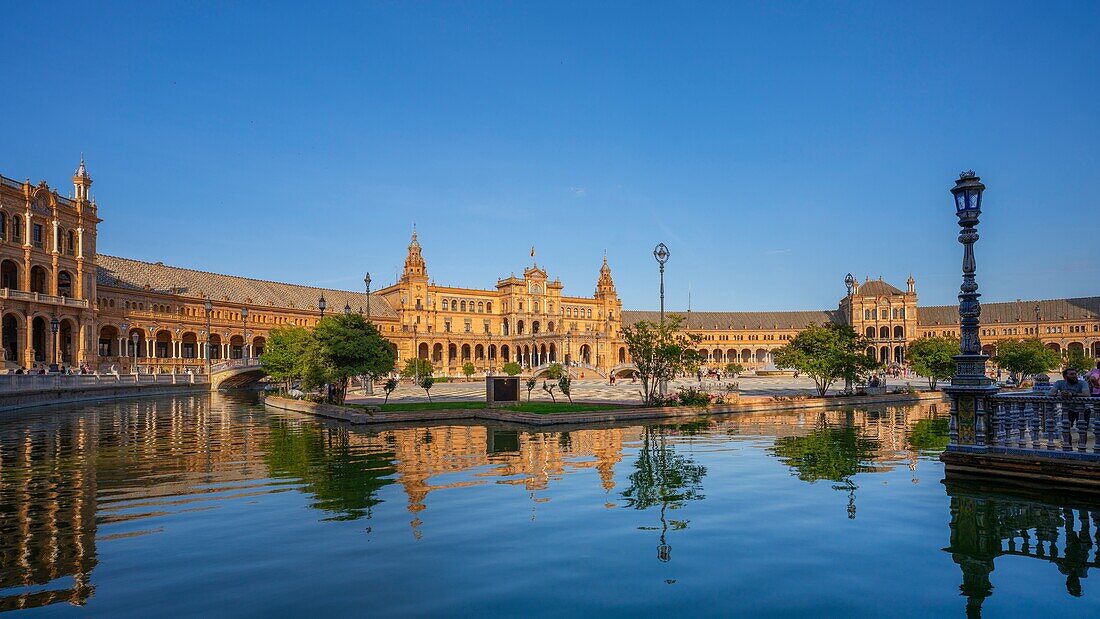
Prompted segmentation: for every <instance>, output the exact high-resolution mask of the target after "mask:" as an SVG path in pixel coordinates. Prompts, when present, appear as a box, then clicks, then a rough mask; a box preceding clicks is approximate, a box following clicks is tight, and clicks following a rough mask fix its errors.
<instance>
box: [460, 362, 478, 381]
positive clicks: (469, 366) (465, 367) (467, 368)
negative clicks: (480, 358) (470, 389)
mask: <svg viewBox="0 0 1100 619" xmlns="http://www.w3.org/2000/svg"><path fill="white" fill-rule="evenodd" d="M475 369H476V368H474V364H473V363H470V362H469V361H467V362H466V363H463V364H462V373H463V374H465V375H466V380H470V377H471V376H473V375H474V370H475Z"/></svg>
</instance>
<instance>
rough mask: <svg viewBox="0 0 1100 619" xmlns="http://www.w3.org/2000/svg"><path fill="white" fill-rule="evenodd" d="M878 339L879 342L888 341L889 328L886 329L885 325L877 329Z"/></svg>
mask: <svg viewBox="0 0 1100 619" xmlns="http://www.w3.org/2000/svg"><path fill="white" fill-rule="evenodd" d="M878 337H879V339H881V340H888V339H890V327H887V326H885V325H883V326H881V327H879V329H878Z"/></svg>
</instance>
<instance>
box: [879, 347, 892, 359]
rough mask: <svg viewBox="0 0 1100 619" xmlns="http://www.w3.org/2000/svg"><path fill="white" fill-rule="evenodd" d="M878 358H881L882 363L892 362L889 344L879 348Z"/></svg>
mask: <svg viewBox="0 0 1100 619" xmlns="http://www.w3.org/2000/svg"><path fill="white" fill-rule="evenodd" d="M878 360H879V362H880V363H889V362H890V347H889V346H883V347H881V348H879V349H878Z"/></svg>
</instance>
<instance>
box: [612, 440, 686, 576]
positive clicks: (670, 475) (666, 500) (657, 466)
mask: <svg viewBox="0 0 1100 619" xmlns="http://www.w3.org/2000/svg"><path fill="white" fill-rule="evenodd" d="M667 434H668V429H667V428H665V427H657V428H653V427H649V426H647V427H646V429H645V432H644V433H643V434H642V447H641V449H639V450H638V459H637V461H635V463H634V472H633V473H631V474H630V478H629V479H630V486H629V487H627V489H626V490H624V491H623V492H622V497H623V498H624V499H626V504H627V506H628V507H633V508H634V509H642V510H644V509H649V508H651V507H655V506H660V519H661V536H660V540H659V542H658V546H657V558H658V559H659V560H661V561H668V560H669V559H671V558H672V547H671V546H670V545H669V544H668V530H669V528H670V527H671V528H672V530H674V531H677V530H681V529H685V528H687V524H688V521H686V520H669V519H668V518H667V511H668V510H670V509H679V508H681V507H683V506H684V504H685V503H686V502H687V501H694V500H698V499H702V498H705V497H704V495H703V483H702V481H703V476H704V475H706V474H707V469H706V467H704V466H702V465H700V464H696V463H695V461H694V460H692V459H691V458H686V457H684V456H683V455H681V454H679V453H677V452H676V450H675V449H673V448H671V447H669V445H668V443H667V440H666V438H667Z"/></svg>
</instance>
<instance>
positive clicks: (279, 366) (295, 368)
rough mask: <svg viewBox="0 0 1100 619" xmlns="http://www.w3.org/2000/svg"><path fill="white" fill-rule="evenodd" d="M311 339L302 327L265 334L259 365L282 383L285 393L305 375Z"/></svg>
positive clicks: (284, 328)
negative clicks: (265, 341)
mask: <svg viewBox="0 0 1100 619" xmlns="http://www.w3.org/2000/svg"><path fill="white" fill-rule="evenodd" d="M311 338H312V335H311V334H310V332H309V331H308V330H306V329H303V328H302V327H279V328H276V329H272V330H271V332H270V333H268V334H267V344H266V345H265V346H264V353H263V354H262V355H260V365H262V366H263V368H264V370H265V371H266V372H267V373H268V375H269V376H271V378H273V379H274V380H277V381H279V382H281V383H283V389H284V390H285V391H289V390H290V387H291V384H292V383H293V382H294V381H295V380H301V378H302V376H303V374H304V373H305V369H306V366H305V363H304V362H305V356H306V352H307V351H308V349H309V345H310V339H311Z"/></svg>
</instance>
